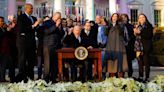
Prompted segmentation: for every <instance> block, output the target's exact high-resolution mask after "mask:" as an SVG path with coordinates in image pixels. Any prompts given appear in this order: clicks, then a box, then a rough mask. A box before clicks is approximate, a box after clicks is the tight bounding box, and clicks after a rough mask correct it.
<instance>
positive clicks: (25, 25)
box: [17, 13, 37, 47]
mask: <svg viewBox="0 0 164 92" xmlns="http://www.w3.org/2000/svg"><path fill="white" fill-rule="evenodd" d="M32 19H33V22H35V21H36V20H37V19H36V18H35V17H33V16H32ZM17 24H18V34H17V42H18V43H17V45H18V47H19V46H22V45H23V46H27V47H36V44H35V43H36V42H35V28H32V25H33V23H32V21H31V19H30V18H29V17H28V16H27V15H26V14H25V13H24V14H22V15H20V16H18V20H17Z"/></svg>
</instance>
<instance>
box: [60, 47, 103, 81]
mask: <svg viewBox="0 0 164 92" xmlns="http://www.w3.org/2000/svg"><path fill="white" fill-rule="evenodd" d="M74 52H75V49H74V48H62V49H59V50H57V54H58V74H59V80H62V79H63V76H62V75H63V71H62V67H63V66H62V65H63V64H62V63H63V62H62V59H74V58H76V57H75V54H74ZM88 58H91V59H93V60H94V68H93V75H94V77H95V76H96V75H98V79H99V80H100V79H101V75H102V55H101V49H89V50H88Z"/></svg>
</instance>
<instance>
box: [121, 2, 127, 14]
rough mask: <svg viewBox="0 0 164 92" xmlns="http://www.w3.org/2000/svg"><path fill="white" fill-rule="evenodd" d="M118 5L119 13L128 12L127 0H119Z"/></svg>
mask: <svg viewBox="0 0 164 92" xmlns="http://www.w3.org/2000/svg"><path fill="white" fill-rule="evenodd" d="M119 6H120V10H119V12H120V13H125V14H127V13H128V10H127V9H128V5H127V0H120V5H119Z"/></svg>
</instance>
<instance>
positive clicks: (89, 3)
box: [86, 0, 95, 20]
mask: <svg viewBox="0 0 164 92" xmlns="http://www.w3.org/2000/svg"><path fill="white" fill-rule="evenodd" d="M94 14H95V7H94V0H86V19H89V20H94V17H95V15H94Z"/></svg>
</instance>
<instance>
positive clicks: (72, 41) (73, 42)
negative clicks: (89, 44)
mask: <svg viewBox="0 0 164 92" xmlns="http://www.w3.org/2000/svg"><path fill="white" fill-rule="evenodd" d="M80 38H81V41H79V40H78V39H76V37H75V35H74V34H73V33H72V34H71V35H67V36H66V37H65V39H64V40H63V42H64V44H66V46H68V47H71V48H77V47H79V46H84V47H86V44H85V42H86V40H85V39H84V38H83V37H80Z"/></svg>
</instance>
